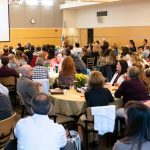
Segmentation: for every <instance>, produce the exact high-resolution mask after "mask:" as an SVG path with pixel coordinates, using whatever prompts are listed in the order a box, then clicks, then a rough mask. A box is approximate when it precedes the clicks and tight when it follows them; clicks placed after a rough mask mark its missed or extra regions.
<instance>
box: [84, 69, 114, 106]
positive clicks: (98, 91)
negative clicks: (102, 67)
mask: <svg viewBox="0 0 150 150" xmlns="http://www.w3.org/2000/svg"><path fill="white" fill-rule="evenodd" d="M104 83H105V78H104V77H103V75H102V74H101V72H98V71H93V72H92V73H91V75H90V77H89V81H88V87H87V90H86V92H85V99H86V101H87V105H88V107H96V106H106V105H108V104H109V103H111V102H114V98H113V96H112V94H111V92H110V91H109V90H108V89H107V88H104Z"/></svg>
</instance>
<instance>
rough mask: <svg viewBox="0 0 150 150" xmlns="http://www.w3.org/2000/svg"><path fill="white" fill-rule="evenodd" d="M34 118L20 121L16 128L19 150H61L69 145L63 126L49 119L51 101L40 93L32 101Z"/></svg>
mask: <svg viewBox="0 0 150 150" xmlns="http://www.w3.org/2000/svg"><path fill="white" fill-rule="evenodd" d="M32 110H33V112H34V115H33V116H30V117H27V118H24V119H21V120H19V122H18V123H17V125H16V127H15V130H14V132H15V136H16V137H17V142H18V145H17V147H18V150H59V149H60V148H62V147H64V146H65V145H66V143H67V138H66V131H65V129H64V127H63V126H62V125H59V124H57V123H54V122H53V121H52V120H50V119H49V117H48V113H49V111H51V100H50V98H49V96H48V95H46V94H44V93H39V94H37V95H36V96H35V98H33V100H32Z"/></svg>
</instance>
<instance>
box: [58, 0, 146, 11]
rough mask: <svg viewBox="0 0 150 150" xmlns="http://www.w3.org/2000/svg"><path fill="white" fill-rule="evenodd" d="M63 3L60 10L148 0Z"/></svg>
mask: <svg viewBox="0 0 150 150" xmlns="http://www.w3.org/2000/svg"><path fill="white" fill-rule="evenodd" d="M64 1H65V3H64V4H62V5H60V9H69V8H79V7H86V6H91V5H101V4H107V3H108V4H111V3H129V2H130V3H133V2H138V1H140V2H141V1H149V0H64Z"/></svg>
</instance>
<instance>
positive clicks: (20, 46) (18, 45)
mask: <svg viewBox="0 0 150 150" xmlns="http://www.w3.org/2000/svg"><path fill="white" fill-rule="evenodd" d="M16 50H19V51H22V52H24V47H23V46H22V44H21V43H18V44H17V48H16Z"/></svg>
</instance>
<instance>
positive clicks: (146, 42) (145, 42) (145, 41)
mask: <svg viewBox="0 0 150 150" xmlns="http://www.w3.org/2000/svg"><path fill="white" fill-rule="evenodd" d="M147 44H148V40H147V39H144V40H143V45H142V46H139V47H138V48H142V49H144V47H145V45H147Z"/></svg>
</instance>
